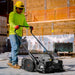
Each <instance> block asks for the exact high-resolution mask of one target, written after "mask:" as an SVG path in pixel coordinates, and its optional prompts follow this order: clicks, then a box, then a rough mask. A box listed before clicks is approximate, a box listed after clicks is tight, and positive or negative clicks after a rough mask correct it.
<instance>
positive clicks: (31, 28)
mask: <svg viewBox="0 0 75 75" xmlns="http://www.w3.org/2000/svg"><path fill="white" fill-rule="evenodd" d="M19 26H20V27H29V28H30V32H31V34H32V36H33V37H34V38H35V39H36V40H37V41H38V42H39V43H40V45H41V46H42V47H43V48H44V49H45V50H46V52H47V54H48V55H50V57H51V59H54V57H53V56H52V55H51V54H50V53H49V52H48V50H47V49H46V48H45V47H44V45H43V44H42V43H41V42H40V41H39V40H38V39H37V38H36V37H35V35H34V34H33V33H32V30H33V27H32V26H22V25H19ZM15 31H16V29H15Z"/></svg>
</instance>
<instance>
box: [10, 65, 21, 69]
mask: <svg viewBox="0 0 75 75" xmlns="http://www.w3.org/2000/svg"><path fill="white" fill-rule="evenodd" d="M11 67H12V68H15V69H20V66H19V65H18V64H15V65H12V66H11Z"/></svg>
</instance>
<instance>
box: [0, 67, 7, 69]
mask: <svg viewBox="0 0 75 75" xmlns="http://www.w3.org/2000/svg"><path fill="white" fill-rule="evenodd" d="M5 68H8V67H0V69H5Z"/></svg>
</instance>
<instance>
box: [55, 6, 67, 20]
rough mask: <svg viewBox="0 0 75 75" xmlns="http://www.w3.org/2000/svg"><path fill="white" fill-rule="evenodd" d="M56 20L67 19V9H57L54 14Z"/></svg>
mask: <svg viewBox="0 0 75 75" xmlns="http://www.w3.org/2000/svg"><path fill="white" fill-rule="evenodd" d="M55 14H56V15H55V18H56V19H67V18H68V8H67V7H65V8H57V9H56V13H55Z"/></svg>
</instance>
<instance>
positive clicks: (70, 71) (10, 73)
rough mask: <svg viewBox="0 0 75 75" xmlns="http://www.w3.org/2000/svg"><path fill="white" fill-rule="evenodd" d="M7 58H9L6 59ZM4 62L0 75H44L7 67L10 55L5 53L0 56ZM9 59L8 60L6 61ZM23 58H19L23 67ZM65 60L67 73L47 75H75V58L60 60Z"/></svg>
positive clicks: (0, 66) (1, 62) (1, 65)
mask: <svg viewBox="0 0 75 75" xmlns="http://www.w3.org/2000/svg"><path fill="white" fill-rule="evenodd" d="M6 56H7V57H6ZM0 57H1V58H3V60H0V75H43V74H42V73H39V72H27V71H25V70H23V69H13V68H11V67H9V66H8V65H7V62H8V54H7V53H5V54H4V56H0ZM4 58H7V59H4ZM21 59H22V56H21V57H20V56H19V65H21ZM60 59H61V60H63V65H64V69H65V70H66V71H65V72H59V73H49V74H45V75H75V58H71V57H63V58H60Z"/></svg>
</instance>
